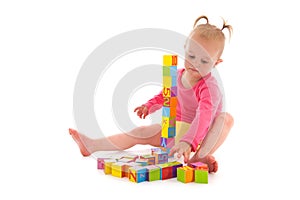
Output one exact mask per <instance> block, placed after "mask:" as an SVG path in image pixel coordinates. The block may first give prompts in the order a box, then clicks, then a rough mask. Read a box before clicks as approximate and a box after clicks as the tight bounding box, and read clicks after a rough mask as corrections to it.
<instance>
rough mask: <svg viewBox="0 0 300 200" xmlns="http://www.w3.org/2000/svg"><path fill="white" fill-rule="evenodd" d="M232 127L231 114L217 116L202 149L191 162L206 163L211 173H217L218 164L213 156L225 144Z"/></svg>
mask: <svg viewBox="0 0 300 200" xmlns="http://www.w3.org/2000/svg"><path fill="white" fill-rule="evenodd" d="M232 126H233V117H232V116H231V115H230V114H228V113H221V114H220V115H219V116H217V117H216V119H215V121H214V123H213V125H212V127H211V129H210V130H209V131H208V133H207V136H206V138H205V140H204V141H203V142H202V144H201V146H200V149H199V150H198V151H197V152H196V153H195V154H194V156H193V157H192V158H191V159H190V161H189V162H197V161H202V162H205V163H207V164H208V165H209V168H210V172H216V171H217V170H218V163H217V162H216V160H215V158H214V157H213V156H212V154H213V153H214V152H215V151H216V150H217V149H218V148H219V147H220V146H221V145H222V144H223V142H224V141H225V139H226V137H227V135H228V133H229V131H230V129H231V127H232Z"/></svg>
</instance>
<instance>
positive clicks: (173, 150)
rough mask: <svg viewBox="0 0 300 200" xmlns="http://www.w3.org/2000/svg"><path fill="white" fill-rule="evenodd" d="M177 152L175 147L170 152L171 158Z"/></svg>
mask: <svg viewBox="0 0 300 200" xmlns="http://www.w3.org/2000/svg"><path fill="white" fill-rule="evenodd" d="M176 152H177V148H175V147H173V148H172V149H171V150H170V153H169V156H173V155H174V153H176Z"/></svg>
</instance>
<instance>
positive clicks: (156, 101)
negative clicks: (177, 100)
mask: <svg viewBox="0 0 300 200" xmlns="http://www.w3.org/2000/svg"><path fill="white" fill-rule="evenodd" d="M163 103H164V98H163V95H162V92H160V93H159V94H157V95H155V96H154V97H153V98H152V99H150V100H149V101H148V102H147V103H145V104H143V105H144V106H146V107H147V108H148V110H149V113H150V114H151V113H154V112H155V111H157V110H158V109H160V108H161V107H162V105H163Z"/></svg>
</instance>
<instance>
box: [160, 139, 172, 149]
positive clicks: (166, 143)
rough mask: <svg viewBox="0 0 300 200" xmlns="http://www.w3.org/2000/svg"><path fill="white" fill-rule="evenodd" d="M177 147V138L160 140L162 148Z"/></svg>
mask: <svg viewBox="0 0 300 200" xmlns="http://www.w3.org/2000/svg"><path fill="white" fill-rule="evenodd" d="M174 145H175V138H164V137H161V138H160V146H162V147H168V148H172V147H173V146H174Z"/></svg>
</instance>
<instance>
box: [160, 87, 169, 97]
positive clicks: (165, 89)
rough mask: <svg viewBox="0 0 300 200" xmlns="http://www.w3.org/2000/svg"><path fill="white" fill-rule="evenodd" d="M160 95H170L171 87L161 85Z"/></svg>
mask: <svg viewBox="0 0 300 200" xmlns="http://www.w3.org/2000/svg"><path fill="white" fill-rule="evenodd" d="M162 95H163V97H171V87H163V90H162Z"/></svg>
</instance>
